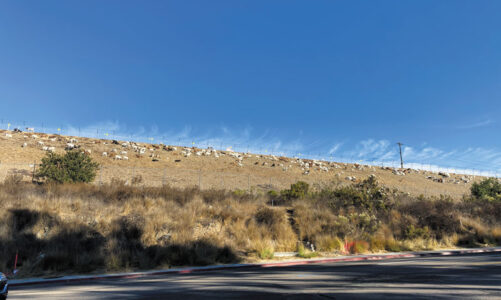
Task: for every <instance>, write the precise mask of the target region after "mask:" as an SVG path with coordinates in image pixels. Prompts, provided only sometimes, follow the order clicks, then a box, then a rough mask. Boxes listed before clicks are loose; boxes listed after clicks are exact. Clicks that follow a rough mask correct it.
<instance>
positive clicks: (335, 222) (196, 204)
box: [0, 159, 501, 276]
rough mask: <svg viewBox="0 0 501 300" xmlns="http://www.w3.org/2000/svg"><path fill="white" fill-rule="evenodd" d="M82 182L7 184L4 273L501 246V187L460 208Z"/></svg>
mask: <svg viewBox="0 0 501 300" xmlns="http://www.w3.org/2000/svg"><path fill="white" fill-rule="evenodd" d="M55 161H57V162H59V161H60V160H59V159H58V160H55ZM89 162H90V163H92V162H91V161H89ZM49 169H50V168H49ZM66 177H67V175H64V176H62V178H66ZM78 181H79V180H74V179H72V180H63V182H65V183H59V182H60V180H45V182H44V183H37V184H32V183H25V182H22V181H21V180H20V178H19V177H17V176H15V175H13V176H10V177H8V178H7V179H6V180H5V182H4V183H3V184H1V185H0V207H2V210H1V211H0V245H1V246H0V270H11V269H12V265H13V262H14V258H15V255H16V252H18V253H19V262H20V268H19V270H20V273H19V275H20V276H42V275H44V276H46V275H55V274H63V273H64V274H68V273H92V272H103V271H124V270H137V269H152V268H167V267H171V266H181V265H208V264H218V263H230V262H239V261H242V260H256V259H271V258H273V256H274V253H275V252H277V251H280V252H282V251H296V252H298V256H300V257H305V258H307V257H315V256H318V255H322V254H325V253H340V254H341V253H343V254H345V253H369V252H383V251H405V250H426V249H437V248H444V247H447V248H449V247H457V246H460V247H478V246H490V245H499V244H501V219H499V216H500V215H501V198H500V196H499V195H500V189H499V182H498V181H497V179H488V180H486V181H483V182H481V183H479V184H478V185H477V184H476V185H474V186H473V187H472V193H471V195H465V196H464V197H463V199H462V200H455V201H454V200H452V199H451V198H449V197H447V196H441V197H438V198H427V197H424V196H420V197H411V196H409V195H408V194H404V193H401V192H399V191H397V190H390V189H388V188H385V187H383V186H380V185H379V184H378V182H377V179H376V178H375V177H369V178H367V179H365V180H363V181H361V182H358V183H353V184H352V185H348V186H345V185H338V184H335V183H333V184H331V185H328V186H315V187H312V186H309V185H308V184H306V183H304V182H297V183H296V184H293V185H292V186H291V187H290V189H287V190H283V191H270V192H269V193H267V194H249V193H246V192H244V191H227V190H206V191H201V190H199V189H197V188H184V189H179V188H175V187H172V186H169V185H166V186H163V187H146V186H143V185H142V181H141V178H137V180H134V181H133V182H132V184H130V185H128V184H127V185H126V184H125V182H124V181H121V180H120V179H115V180H113V181H112V182H111V183H110V184H107V185H101V186H99V185H94V184H89V183H85V182H78ZM75 182H76V183H75ZM272 204H273V206H272Z"/></svg>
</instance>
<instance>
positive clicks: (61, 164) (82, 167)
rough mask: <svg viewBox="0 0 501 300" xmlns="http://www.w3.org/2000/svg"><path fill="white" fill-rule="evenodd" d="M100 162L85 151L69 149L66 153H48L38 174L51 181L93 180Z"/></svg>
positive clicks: (73, 181) (39, 176) (74, 181)
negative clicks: (94, 160)
mask: <svg viewBox="0 0 501 300" xmlns="http://www.w3.org/2000/svg"><path fill="white" fill-rule="evenodd" d="M98 166H99V165H98V164H97V163H96V162H93V161H92V159H91V158H90V157H89V156H87V155H85V154H84V153H81V152H78V151H67V152H66V153H65V154H64V155H61V154H56V153H51V152H49V153H47V155H46V156H45V157H44V158H43V159H42V164H41V166H40V169H39V170H38V172H37V174H36V176H37V177H38V178H44V179H45V180H47V181H49V182H56V183H65V182H69V183H76V182H91V181H92V180H94V178H95V177H96V170H97V168H98Z"/></svg>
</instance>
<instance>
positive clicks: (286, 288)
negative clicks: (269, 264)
mask: <svg viewBox="0 0 501 300" xmlns="http://www.w3.org/2000/svg"><path fill="white" fill-rule="evenodd" d="M213 298H217V299H429V298H433V299H460V298H463V299H501V255H493V254H476V255H464V256H451V257H430V258H412V259H392V260H385V261H372V262H371V261H369V262H368V261H364V262H346V263H329V264H312V265H302V266H290V267H273V268H252V269H233V270H223V271H222V270H220V271H213V272H205V273H193V274H181V275H179V274H177V275H168V276H152V277H145V278H140V279H116V280H104V281H87V282H80V283H72V284H52V285H47V286H26V287H16V288H12V289H11V291H10V295H9V299H12V300H13V299H182V300H188V299H213Z"/></svg>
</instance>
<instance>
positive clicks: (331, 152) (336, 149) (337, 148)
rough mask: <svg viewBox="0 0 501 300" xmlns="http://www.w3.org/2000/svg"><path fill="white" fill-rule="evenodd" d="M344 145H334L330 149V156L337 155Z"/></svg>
mask: <svg viewBox="0 0 501 300" xmlns="http://www.w3.org/2000/svg"><path fill="white" fill-rule="evenodd" d="M342 145H343V143H337V144H335V145H333V146H332V147H331V148H330V149H329V152H328V153H329V155H332V154H335V153H336V152H337V151H338V150H339V148H341V146H342Z"/></svg>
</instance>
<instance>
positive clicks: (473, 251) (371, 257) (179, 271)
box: [9, 248, 501, 287]
mask: <svg viewBox="0 0 501 300" xmlns="http://www.w3.org/2000/svg"><path fill="white" fill-rule="evenodd" d="M497 252H501V248H486V249H471V250H469V249H466V250H450V251H446V252H438V251H436V252H414V253H402V254H388V255H367V256H354V257H340V258H325V259H313V260H297V261H287V262H275V263H263V264H237V265H222V266H209V267H202V268H186V269H173V270H164V271H152V272H137V273H132V274H116V275H98V276H84V277H81V278H61V279H41V280H33V281H26V282H17V283H16V282H12V283H9V287H18V286H29V285H40V284H54V283H72V282H82V281H92V280H106V279H134V278H142V277H146V276H161V275H169V274H190V273H200V272H211V271H220V270H228V269H243V268H274V267H288V266H299V265H309V264H322V263H332V262H354V261H372V260H387V259H398V258H414V257H438V256H456V255H462V254H476V253H497Z"/></svg>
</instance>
